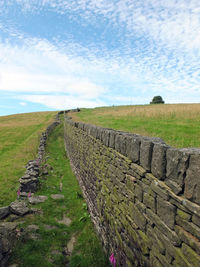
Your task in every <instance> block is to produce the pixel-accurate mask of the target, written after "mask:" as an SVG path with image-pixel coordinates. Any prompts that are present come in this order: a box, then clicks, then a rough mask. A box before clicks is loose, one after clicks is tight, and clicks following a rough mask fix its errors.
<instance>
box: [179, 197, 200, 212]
mask: <svg viewBox="0 0 200 267" xmlns="http://www.w3.org/2000/svg"><path fill="white" fill-rule="evenodd" d="M182 204H183V206H184V207H186V208H187V209H188V210H189V211H190V212H193V213H194V214H196V215H197V216H199V214H200V206H199V205H197V204H195V203H192V202H191V201H189V200H187V199H183V201H182Z"/></svg>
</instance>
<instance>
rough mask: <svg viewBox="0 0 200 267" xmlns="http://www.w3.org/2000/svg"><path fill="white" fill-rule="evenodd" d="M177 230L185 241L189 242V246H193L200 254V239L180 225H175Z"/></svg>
mask: <svg viewBox="0 0 200 267" xmlns="http://www.w3.org/2000/svg"><path fill="white" fill-rule="evenodd" d="M175 231H176V232H177V234H178V236H179V237H180V239H181V240H182V241H183V242H185V243H186V244H188V246H190V247H191V248H193V249H194V250H195V251H196V252H197V253H198V254H199V255H200V241H199V239H198V238H196V237H194V236H193V235H191V234H190V233H188V232H187V231H186V230H185V229H184V228H182V227H181V226H178V225H176V226H175Z"/></svg>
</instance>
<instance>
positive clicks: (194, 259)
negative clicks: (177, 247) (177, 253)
mask: <svg viewBox="0 0 200 267" xmlns="http://www.w3.org/2000/svg"><path fill="white" fill-rule="evenodd" d="M181 250H182V252H183V254H184V256H185V258H186V259H187V260H188V261H189V262H190V264H191V266H193V267H199V265H200V255H198V254H197V253H196V252H195V251H194V250H193V249H191V248H190V247H189V246H188V245H186V244H185V243H183V244H182V248H181Z"/></svg>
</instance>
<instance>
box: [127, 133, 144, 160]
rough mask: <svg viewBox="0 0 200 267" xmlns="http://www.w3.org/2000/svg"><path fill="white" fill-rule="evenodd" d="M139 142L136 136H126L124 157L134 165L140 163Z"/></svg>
mask: <svg viewBox="0 0 200 267" xmlns="http://www.w3.org/2000/svg"><path fill="white" fill-rule="evenodd" d="M140 142H141V139H140V138H139V137H138V135H127V137H126V155H127V157H128V158H129V159H130V160H131V161H133V162H134V163H139V161H140Z"/></svg>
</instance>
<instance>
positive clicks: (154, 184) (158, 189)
mask: <svg viewBox="0 0 200 267" xmlns="http://www.w3.org/2000/svg"><path fill="white" fill-rule="evenodd" d="M150 187H151V189H152V190H153V191H154V192H155V193H156V194H158V195H159V196H160V197H162V198H163V199H165V200H168V199H169V193H168V191H167V190H166V189H165V188H162V187H161V186H160V183H158V181H153V182H152V183H151V185H150Z"/></svg>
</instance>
